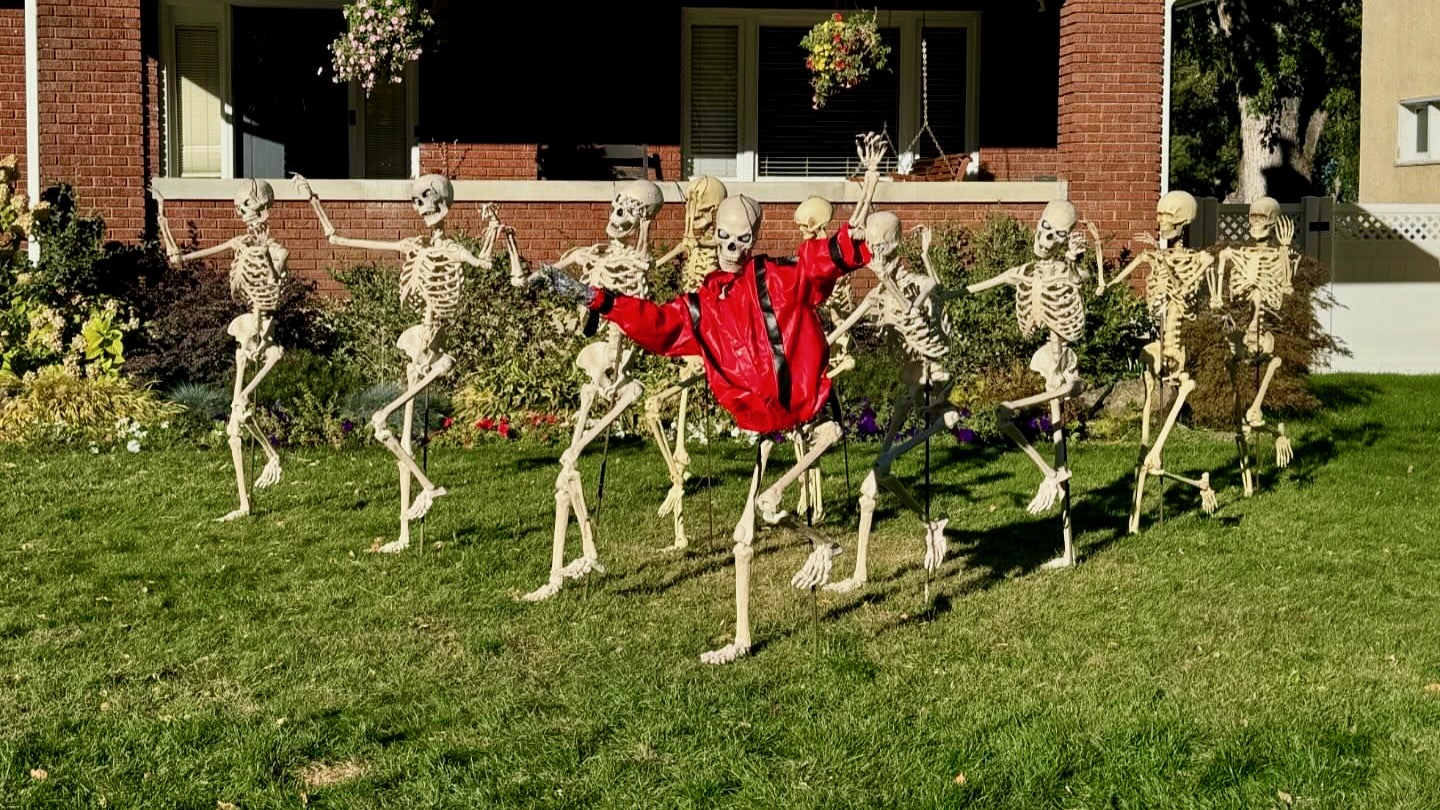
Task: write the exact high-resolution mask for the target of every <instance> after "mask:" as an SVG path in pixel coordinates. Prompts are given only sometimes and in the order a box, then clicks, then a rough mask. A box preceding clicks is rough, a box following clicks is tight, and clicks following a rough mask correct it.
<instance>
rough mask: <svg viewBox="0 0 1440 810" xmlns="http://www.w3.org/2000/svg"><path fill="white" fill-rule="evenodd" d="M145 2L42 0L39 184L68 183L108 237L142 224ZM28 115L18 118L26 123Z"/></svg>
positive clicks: (124, 236)
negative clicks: (142, 17) (96, 216)
mask: <svg viewBox="0 0 1440 810" xmlns="http://www.w3.org/2000/svg"><path fill="white" fill-rule="evenodd" d="M140 6H141V0H40V5H39V34H40V128H41V132H40V154H41V159H42V177H41V180H42V182H43V183H44V184H45V185H47V186H49V185H53V184H56V183H70V184H72V185H74V186H75V188H76V190H77V192H78V193H79V197H80V204H81V205H82V206H83V207H84V208H85V209H87V210H96V211H99V212H100V213H101V214H102V215H103V216H104V217H105V221H106V225H107V228H108V235H109V236H110V237H111V238H114V239H121V240H132V239H135V238H136V237H138V236H139V235H140V234H141V233H142V232H143V231H144V229H145V183H146V176H147V172H146V166H145V162H146V160H147V153H148V154H154V153H153V152H151V151H148V150H147V146H148V145H149V139H148V138H147V133H146V129H147V127H146V104H145V101H146V100H145V96H146V94H147V87H148V83H147V81H146V75H145V69H144V68H145V60H144V58H143V57H142V55H141V22H140ZM23 120H24V117H23V115H22V116H21V121H22V126H23Z"/></svg>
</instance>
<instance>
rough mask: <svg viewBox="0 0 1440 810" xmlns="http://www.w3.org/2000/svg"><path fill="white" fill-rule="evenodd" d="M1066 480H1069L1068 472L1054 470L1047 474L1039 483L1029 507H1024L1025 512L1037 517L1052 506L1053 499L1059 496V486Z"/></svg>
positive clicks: (1053, 503)
mask: <svg viewBox="0 0 1440 810" xmlns="http://www.w3.org/2000/svg"><path fill="white" fill-rule="evenodd" d="M1068 480H1070V471H1069V470H1056V471H1055V472H1053V473H1049V474H1047V475H1046V476H1045V480H1044V481H1041V482H1040V488H1039V489H1038V490H1036V492H1035V497H1034V498H1032V499H1031V501H1030V505H1029V506H1027V507H1025V511H1027V512H1029V513H1030V514H1032V515H1038V514H1040V513H1041V512H1044V511H1045V510H1046V509H1049V508H1050V507H1052V506H1054V505H1055V499H1056V498H1058V497H1059V496H1060V485H1061V484H1063V483H1065V482H1066V481H1068Z"/></svg>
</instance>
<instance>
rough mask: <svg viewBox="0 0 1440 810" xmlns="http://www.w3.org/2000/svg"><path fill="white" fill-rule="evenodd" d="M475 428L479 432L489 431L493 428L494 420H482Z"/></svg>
mask: <svg viewBox="0 0 1440 810" xmlns="http://www.w3.org/2000/svg"><path fill="white" fill-rule="evenodd" d="M475 427H477V428H479V429H481V430H491V429H493V428H494V427H495V420H494V419H491V418H490V417H488V416H487V417H485V418H484V419H481V420H480V421H478V422H476V423H475Z"/></svg>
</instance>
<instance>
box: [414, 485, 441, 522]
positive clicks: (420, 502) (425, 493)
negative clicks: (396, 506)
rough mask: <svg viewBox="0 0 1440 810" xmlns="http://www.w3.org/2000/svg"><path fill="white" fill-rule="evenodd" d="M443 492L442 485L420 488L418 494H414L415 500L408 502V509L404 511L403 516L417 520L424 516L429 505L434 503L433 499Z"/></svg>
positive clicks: (428, 509)
mask: <svg viewBox="0 0 1440 810" xmlns="http://www.w3.org/2000/svg"><path fill="white" fill-rule="evenodd" d="M444 494H445V488H444V487H436V488H435V489H422V490H420V492H419V494H417V495H416V496H415V500H413V501H411V502H410V511H409V512H406V513H405V517H406V518H407V519H409V520H419V519H420V518H423V517H425V514H426V513H427V512H429V511H430V507H432V506H434V505H435V499H436V498H438V497H440V496H441V495H444Z"/></svg>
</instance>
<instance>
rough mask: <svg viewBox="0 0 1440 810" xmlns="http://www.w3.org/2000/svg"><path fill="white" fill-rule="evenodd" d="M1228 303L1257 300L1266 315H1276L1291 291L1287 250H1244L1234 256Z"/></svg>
mask: <svg viewBox="0 0 1440 810" xmlns="http://www.w3.org/2000/svg"><path fill="white" fill-rule="evenodd" d="M1229 270H1230V279H1229V285H1228V286H1229V290H1230V298H1231V300H1251V299H1252V298H1253V299H1254V300H1256V301H1257V302H1258V303H1259V304H1260V305H1261V306H1262V307H1263V308H1264V309H1265V310H1266V311H1267V312H1272V313H1273V312H1276V311H1278V310H1279V309H1280V305H1281V304H1283V303H1284V302H1285V296H1287V295H1289V294H1290V293H1291V292H1293V291H1294V288H1293V287H1292V286H1291V281H1290V272H1291V271H1290V249H1289V248H1285V247H1246V248H1240V249H1238V250H1236V251H1235V252H1234V260H1233V261H1231V262H1230V263H1229Z"/></svg>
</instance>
